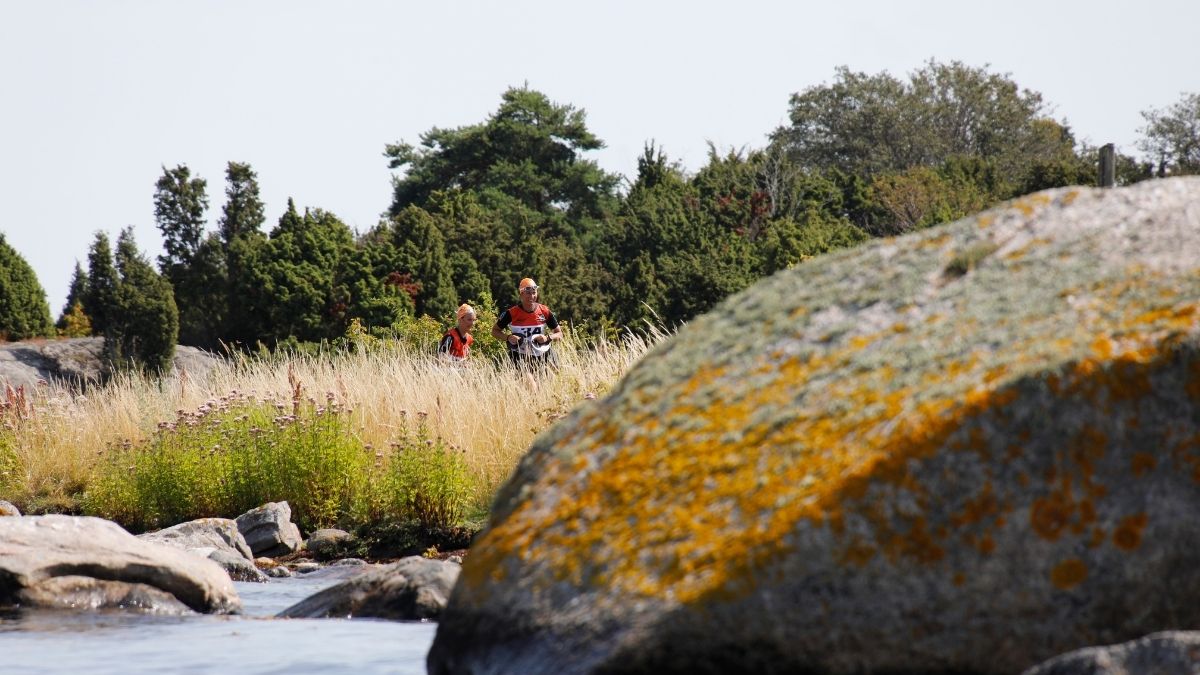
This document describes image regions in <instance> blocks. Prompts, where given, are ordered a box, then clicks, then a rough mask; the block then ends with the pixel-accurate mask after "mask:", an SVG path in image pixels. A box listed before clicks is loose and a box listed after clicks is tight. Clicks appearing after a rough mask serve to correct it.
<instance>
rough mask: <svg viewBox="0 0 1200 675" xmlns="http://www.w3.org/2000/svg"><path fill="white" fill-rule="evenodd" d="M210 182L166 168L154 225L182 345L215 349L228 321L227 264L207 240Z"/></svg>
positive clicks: (213, 242)
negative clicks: (171, 291) (206, 212)
mask: <svg viewBox="0 0 1200 675" xmlns="http://www.w3.org/2000/svg"><path fill="white" fill-rule="evenodd" d="M207 210H208V194H207V181H205V180H204V179H202V178H192V177H191V171H190V170H189V169H188V168H187V166H184V165H179V166H177V167H175V168H174V169H167V168H165V167H164V168H163V175H162V176H161V177H160V178H159V179H158V182H157V183H156V184H155V192H154V220H155V222H156V224H157V226H158V229H159V231H160V232H162V236H163V250H164V253H163V255H161V256H159V258H158V264H159V270H160V271H161V272H162V274H163V276H164V277H166V278H167V280H168V281H169V282H170V284H171V288H172V290H173V292H174V295H175V301H176V303H177V304H178V308H179V339H180V342H182V343H183V344H187V345H194V346H200V347H210V348H211V347H214V346H215V344H216V341H217V338H218V336H219V332H220V329H221V326H222V321H223V318H224V315H225V310H224V307H225V303H226V299H225V292H224V289H225V288H226V282H225V260H224V257H225V256H224V253H223V251H222V250H221V246H220V243H219V240H217V239H216V238H215V237H212V236H210V237H207V238H206V237H205V235H204V219H205V211H207Z"/></svg>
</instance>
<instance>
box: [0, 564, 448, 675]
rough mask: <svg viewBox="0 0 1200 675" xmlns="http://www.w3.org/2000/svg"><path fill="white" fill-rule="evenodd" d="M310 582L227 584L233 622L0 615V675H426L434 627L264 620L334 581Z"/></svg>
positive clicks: (325, 578)
mask: <svg viewBox="0 0 1200 675" xmlns="http://www.w3.org/2000/svg"><path fill="white" fill-rule="evenodd" d="M329 571H330V572H332V571H333V568H330V570H329ZM315 574H316V575H317V576H315V577H308V578H306V577H295V578H291V579H272V580H271V581H270V582H268V583H265V584H255V583H243V582H238V583H235V584H234V585H235V586H237V592H238V595H240V596H241V598H242V604H243V605H244V612H245V613H244V614H242V615H240V616H206V615H195V616H183V617H156V616H143V615H137V614H132V613H125V612H100V613H76V612H63V611H46V610H42V611H32V610H19V611H16V612H9V613H0V673H3V674H4V675H8V674H9V673H12V674H13V675H17V674H20V675H37V674H40V673H51V674H54V673H63V674H64V675H65V674H66V673H71V674H72V675H74V674H76V673H89V674H92V673H96V674H100V673H221V674H225V673H254V674H258V675H266V674H268V673H277V674H279V675H284V674H286V675H299V674H302V673H305V674H306V673H355V674H356V675H358V674H360V673H389V674H395V673H402V674H416V673H424V672H425V653H426V652H428V651H429V645H430V644H432V642H433V634H434V631H435V630H436V628H437V624H434V623H421V622H399V621H377V620H371V619H353V620H347V619H272V618H270V617H271V616H272V615H274V614H275V613H277V612H279V611H280V610H283V609H285V608H287V607H289V606H291V605H293V604H295V603H296V602H299V601H300V600H303V599H304V598H306V597H308V596H309V595H312V594H313V593H316V592H317V591H320V590H321V589H323V588H325V587H327V586H330V585H332V584H335V583H337V582H338V581H340V580H341V576H340V575H335V574H328V575H324V574H321V573H315Z"/></svg>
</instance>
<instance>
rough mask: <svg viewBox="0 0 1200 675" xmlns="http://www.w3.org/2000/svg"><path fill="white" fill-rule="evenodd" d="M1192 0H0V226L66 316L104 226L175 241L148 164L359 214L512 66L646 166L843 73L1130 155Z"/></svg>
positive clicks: (503, 81) (759, 130)
mask: <svg viewBox="0 0 1200 675" xmlns="http://www.w3.org/2000/svg"><path fill="white" fill-rule="evenodd" d="M1196 26H1200V2H1195V1H1194V0H1143V1H1142V2H1138V3H1134V2H1129V1H1128V0H1121V1H1119V2H1118V1H1114V0H1089V1H1087V2H1083V1H1076V0H1062V1H1055V0H1037V1H1036V2H1035V1H1030V0H1009V1H1007V2H1004V3H996V2H992V3H984V2H975V3H969V2H962V0H956V1H953V2H951V1H910V2H903V1H901V0H839V1H837V2H832V1H829V2H822V3H813V2H803V1H801V0H791V1H783V0H780V1H777V2H766V1H763V0H737V1H736V2H735V1H733V0H725V1H722V2H715V1H709V0H689V1H678V2H677V1H675V0H664V1H657V2H656V1H655V0H630V1H627V0H605V1H603V2H595V1H593V2H586V3H585V2H575V1H573V0H505V1H503V2H500V1H492V2H484V1H481V0H469V1H468V0H441V1H440V2H401V1H399V0H392V1H385V0H339V1H337V2H333V1H330V2H315V1H306V0H191V1H186V2H185V1H169V0H124V1H123V0H106V1H103V2H102V1H100V0H41V1H37V0H0V233H3V235H4V236H5V238H6V240H7V242H8V243H9V245H11V246H12V247H13V248H15V249H16V250H17V251H18V252H19V253H20V254H21V255H22V256H24V257H25V259H26V260H27V261H28V262H29V264H30V265H31V266H32V267H33V268H34V271H35V272H36V273H37V275H38V278H39V280H40V281H41V284H42V286H43V288H44V289H45V290H46V293H47V299H48V301H49V304H50V310H51V313H52V314H53V315H54V317H55V318H57V316H58V314H59V311H60V310H61V308H62V305H63V302H64V300H65V298H66V294H67V287H68V284H69V282H70V278H71V274H72V271H73V270H74V266H75V263H76V261H79V262H81V263H83V264H84V266H85V268H86V264H87V250H88V246H89V245H90V243H91V242H92V240H93V238H94V235H95V232H97V231H100V230H102V231H105V232H107V233H108V234H109V236H110V238H111V239H113V240H115V238H116V236H117V234H118V233H119V232H120V230H121V229H122V228H124V227H126V226H133V228H134V233H135V237H136V240H137V242H138V244H139V246H140V247H141V248H142V249H143V250H144V251H145V252H146V254H147V255H148V256H149V257H150V258H151V259H153V258H155V257H156V256H157V255H158V254H160V253H161V252H162V245H161V237H160V236H159V232H158V230H157V228H156V227H155V225H154V203H153V195H154V184H155V182H156V181H157V180H158V178H159V177H160V176H161V175H162V174H163V170H164V168H173V167H175V166H178V165H181V164H183V165H186V166H187V167H188V168H189V169H190V170H191V172H192V175H193V176H198V177H201V178H204V179H206V180H207V181H208V195H209V200H210V208H209V227H210V229H215V227H216V221H217V218H218V217H219V216H220V213H221V206H222V204H223V203H224V201H225V168H226V165H227V164H228V162H230V161H236V162H245V163H249V164H250V165H251V166H252V167H253V169H254V170H255V171H256V172H257V174H258V180H259V186H260V189H261V196H262V199H263V201H264V203H265V205H266V214H267V223H266V226H265V229H268V230H269V229H270V227H271V226H273V225H274V223H275V222H276V221H277V220H278V218H279V216H280V215H282V214H283V212H284V210H285V209H286V205H287V200H288V198H289V197H291V198H293V199H295V202H296V205H297V206H298V207H299V208H301V209H303V208H306V207H310V208H322V209H324V210H326V211H330V212H332V213H334V214H336V215H337V216H338V217H339V218H341V219H342V220H343V221H344V222H346V223H347V224H348V225H350V227H351V228H353V229H355V230H356V231H358V232H365V231H366V230H368V229H370V228H371V227H372V226H374V225H375V224H376V223H377V222H378V220H379V217H380V214H381V213H382V212H383V211H384V210H386V208H387V206H388V204H389V203H390V200H391V180H392V176H393V171H392V170H390V169H388V166H387V160H386V159H385V158H384V157H383V151H384V146H385V145H387V144H388V143H394V142H397V141H407V142H410V143H413V144H416V143H418V142H419V139H420V135H421V134H422V133H423V132H426V131H428V130H429V129H431V128H433V127H441V128H453V127H459V126H464V125H470V124H477V123H480V122H483V121H484V120H486V119H487V117H488V116H489V115H490V114H492V113H493V112H494V111H495V110H496V108H497V107H498V106H499V103H500V96H501V94H502V93H503V92H504V91H505V90H506V89H507V88H509V87H513V86H522V85H528V86H529V87H530V88H533V89H536V90H538V91H541V92H542V93H544V94H546V95H547V96H548V97H549V98H550V99H551V100H553V101H555V102H556V103H560V104H568V105H571V106H574V107H575V108H577V109H582V110H584V111H586V114H587V123H588V127H589V129H590V130H591V131H592V132H593V133H594V134H596V135H597V136H599V137H600V138H601V139H603V140H604V141H605V143H606V145H607V147H606V148H604V149H603V150H599V151H596V152H592V153H588V155H587V156H589V157H591V158H592V159H595V160H596V161H597V162H598V163H599V164H600V165H601V167H603V168H605V169H607V170H609V171H613V172H617V173H620V174H623V175H625V176H627V177H629V178H633V177H634V175H635V173H636V164H637V157H638V155H639V154H640V153H641V151H642V148H643V146H644V145H645V143H647V142H648V141H654V142H655V143H656V144H657V145H658V146H660V147H661V148H663V149H664V151H665V152H666V153H667V155H668V157H670V158H671V159H674V160H677V161H679V162H681V163H682V164H683V165H684V166H685V167H686V168H687V169H689V170H692V171H694V170H696V169H699V168H700V167H701V166H702V165H703V164H704V163H705V160H706V159H707V155H708V149H709V145H710V144H712V146H714V147H716V148H717V149H719V150H721V151H727V150H730V149H753V148H760V147H762V146H764V145H765V144H766V137H767V135H768V134H769V133H770V132H771V131H772V130H774V129H775V128H777V127H779V126H780V125H783V124H785V123H786V121H787V112H788V99H789V96H790V95H791V94H793V93H796V92H800V91H803V90H804V89H806V88H808V87H813V86H819V85H821V84H828V83H831V82H832V81H833V80H834V77H835V68H837V67H838V66H847V67H849V68H850V69H852V70H854V71H858V72H864V73H869V74H875V73H879V72H882V71H886V72H888V73H891V74H892V75H894V76H896V77H899V78H905V77H906V76H907V75H908V74H909V73H911V72H913V71H914V70H916V69H918V68H920V67H921V66H922V65H923V64H925V63H926V62H927V61H928V60H930V59H934V60H937V61H939V62H949V61H961V62H963V63H965V64H967V65H969V66H973V67H985V66H986V67H987V68H988V69H989V70H990V71H991V72H995V73H1002V74H1007V75H1008V76H1009V77H1011V78H1012V79H1013V80H1014V81H1015V82H1016V83H1017V84H1018V85H1020V86H1021V87H1023V88H1026V89H1030V90H1033V91H1037V92H1040V93H1041V94H1042V95H1043V97H1044V99H1045V100H1046V102H1047V103H1048V104H1050V112H1051V114H1052V116H1053V117H1055V118H1056V119H1058V120H1060V121H1066V122H1067V123H1068V124H1069V125H1070V127H1071V129H1072V130H1073V131H1074V132H1075V134H1076V136H1077V138H1079V139H1083V140H1087V141H1089V142H1091V143H1092V144H1095V145H1099V144H1103V143H1109V142H1111V143H1115V144H1116V145H1117V149H1118V151H1120V152H1125V153H1127V154H1135V155H1136V154H1137V149H1136V146H1135V143H1136V140H1137V138H1138V129H1139V128H1140V127H1141V126H1142V125H1143V124H1144V121H1143V119H1142V116H1141V114H1140V113H1141V112H1142V111H1145V110H1149V109H1152V108H1153V109H1161V108H1165V107H1167V106H1169V105H1171V104H1172V103H1175V102H1176V101H1178V100H1179V99H1180V97H1181V95H1182V94H1183V93H1184V92H1196V91H1200V56H1198V55H1197V52H1196V50H1195V44H1196V38H1195V27H1196Z"/></svg>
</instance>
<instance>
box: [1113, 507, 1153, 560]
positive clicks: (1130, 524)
mask: <svg viewBox="0 0 1200 675" xmlns="http://www.w3.org/2000/svg"><path fill="white" fill-rule="evenodd" d="M1147 522H1149V517H1148V516H1147V515H1146V514H1145V513H1138V514H1135V515H1132V516H1126V517H1125V518H1122V519H1121V522H1120V524H1118V525H1117V529H1116V530H1115V531H1114V532H1113V545H1114V546H1116V547H1117V548H1119V549H1121V550H1122V551H1132V550H1133V549H1135V548H1137V547H1138V546H1139V545H1140V544H1141V543H1142V530H1144V529H1146V523H1147Z"/></svg>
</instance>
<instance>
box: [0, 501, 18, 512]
mask: <svg viewBox="0 0 1200 675" xmlns="http://www.w3.org/2000/svg"><path fill="white" fill-rule="evenodd" d="M19 515H21V510H20V509H18V508H17V507H16V506H14V505H13V504H12V502H6V501H4V500H3V499H0V516H19Z"/></svg>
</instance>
